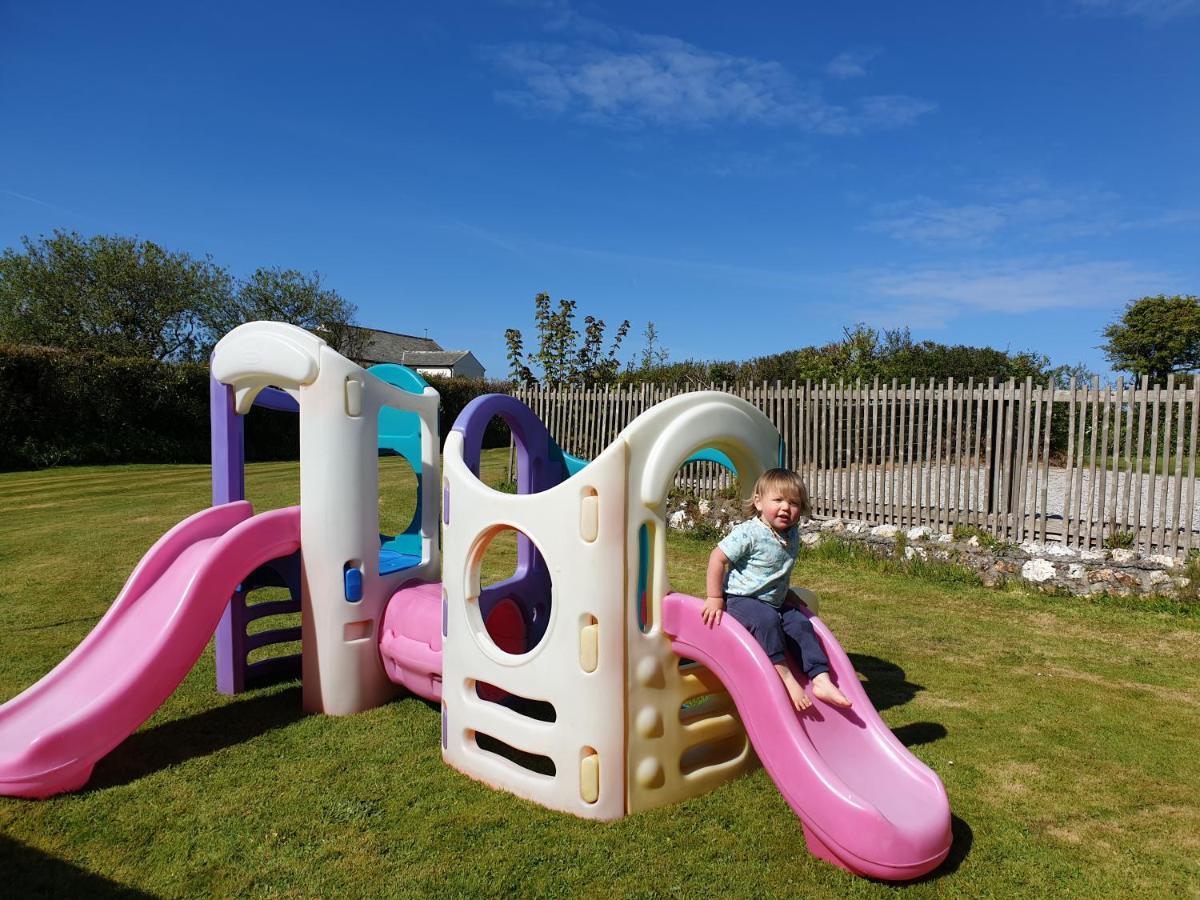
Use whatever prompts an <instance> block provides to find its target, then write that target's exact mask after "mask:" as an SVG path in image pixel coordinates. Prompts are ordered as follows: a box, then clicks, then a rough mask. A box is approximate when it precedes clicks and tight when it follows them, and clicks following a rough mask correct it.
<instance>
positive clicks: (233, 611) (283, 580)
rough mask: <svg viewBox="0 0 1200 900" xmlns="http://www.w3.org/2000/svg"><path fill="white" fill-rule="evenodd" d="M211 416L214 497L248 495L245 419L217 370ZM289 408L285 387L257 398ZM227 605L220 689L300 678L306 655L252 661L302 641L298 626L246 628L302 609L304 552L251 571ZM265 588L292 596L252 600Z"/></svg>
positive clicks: (227, 499) (216, 501)
mask: <svg viewBox="0 0 1200 900" xmlns="http://www.w3.org/2000/svg"><path fill="white" fill-rule="evenodd" d="M208 397H209V420H210V423H211V426H212V440H211V447H212V502H213V506H219V505H221V504H223V503H231V502H233V501H234V500H245V499H246V480H245V472H246V465H245V463H246V458H245V419H244V417H243V416H240V415H238V414H237V411H236V410H235V409H234V401H233V388H231V387H229V386H228V385H224V384H221V382H219V381H217V380H216V379H215V378H213V377H212V376H211V375H210V376H209V382H208ZM254 402H255V405H256V406H265V407H267V408H269V409H277V410H282V411H285V412H288V411H290V412H298V411H299V409H300V407H299V405H298V404H297V403H296V401H295V400H293V399H292V397H291V396H290V395H289V394H287V393H285V392H284V391H280V390H276V389H274V388H266V389H264V390H263V391H261V392H260V393H259V395H258V396H257V397H256V398H255V400H254ZM240 587H241V589H240V590H238V591H237V593H235V594H234V595H233V596H232V597H231V598H230V600H229V603H228V604H227V605H226V606H225V612H224V613H223V614H222V615H221V621H220V623H219V624H218V625H217V633H216V638H217V640H216V657H217V658H216V663H217V690H218V691H220V692H221V693H222V694H240V693H241V692H242V691H244V690H246V689H247V688H249V687H251V686H253V685H254V684H261V683H268V682H270V681H276V680H281V679H285V678H294V677H296V675H298V674H299V672H300V657H299V656H296V655H291V656H284V657H274V658H270V659H265V660H260V661H259V662H255V663H248V662H247V658H248V655H249V653H250V651H251V650H254V649H256V647H258V646H263V645H266V644H270V643H280V642H283V641H289V640H296V639H298V637H299V635H298V634H296V633H294V630H279V631H277V632H264V633H263V635H262V636H258V637H256V638H255V639H254V640H251V639H249V638H248V637H247V635H246V628H247V627H248V626H249V624H250V623H251V622H252V621H254V620H255V619H259V618H262V617H263V616H265V615H274V614H279V613H287V612H296V611H297V610H299V609H300V556H299V554H292V555H291V556H288V557H284V558H283V559H277V560H273V561H272V562H270V563H268V564H267V565H265V566H262V567H260V568H258V569H256V570H255V571H253V572H251V573H249V574H248V575H247V576H246V579H245V581H244V582H243V583H242V585H241V586H240ZM260 587H286V588H288V590H289V592H290V593H291V599H289V600H280V601H276V602H273V603H264V604H256V605H254V606H253V607H247V605H246V593H247V592H248V591H250V590H253V589H255V588H260Z"/></svg>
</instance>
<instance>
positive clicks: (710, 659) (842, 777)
mask: <svg viewBox="0 0 1200 900" xmlns="http://www.w3.org/2000/svg"><path fill="white" fill-rule="evenodd" d="M702 606H703V604H702V602H701V601H700V600H698V599H696V598H695V597H689V596H686V595H684V594H668V595H667V596H666V597H665V598H664V599H663V629H664V630H665V631H666V633H667V634H668V635H669V636H670V637H671V646H672V649H673V650H674V651H675V652H676V653H677V654H679V655H680V656H683V657H686V658H688V659H694V660H696V661H697V662H700V663H702V664H703V665H705V666H707V667H708V668H709V669H710V670H711V671H712V672H713V674H714V675H716V676H717V677H718V678H719V679H720V680H721V683H722V684H723V685H724V686H725V688H726V689H727V690H728V691H729V693H730V695H731V696H732V697H733V701H734V703H735V704H736V705H737V709H738V712H739V714H740V715H741V717H742V723H743V724H744V725H745V727H746V731H747V733H748V734H749V735H750V741H751V743H752V744H753V745H754V749H755V750H756V751H757V752H758V757H759V759H761V760H762V763H763V766H764V767H765V768H766V770H767V773H768V774H769V775H770V776H771V780H772V781H774V782H775V786H776V787H778V788H779V791H780V793H782V794H783V796H784V799H785V800H787V802H788V805H789V806H791V808H792V810H793V811H794V812H795V813H796V815H797V816H799V817H800V821H801V822H802V823H803V826H804V836H805V838H806V839H807V841H808V847H809V849H810V850H811V851H812V852H813V853H814V854H815V855H816V856H818V857H820V858H821V859H824V860H827V861H828V862H831V863H833V864H834V865H837V866H841V867H842V868H844V869H848V870H849V871H851V872H853V873H855V874H857V875H866V876H868V877H871V878H880V879H885V880H888V881H905V880H908V879H911V878H917V877H919V876H921V875H924V874H925V873H927V872H929V871H931V870H932V869H934V868H936V867H937V866H938V865H939V864H940V863H941V862H942V860H943V859H945V858H946V855H947V854H948V853H949V852H950V803H949V801H948V799H947V798H946V789H945V788H944V787H943V786H942V782H941V779H939V778H938V777H937V775H935V774H934V773H933V771H932V770H931V769H930V768H929V767H928V766H926V765H925V764H924V763H922V762H921V761H920V760H918V759H917V758H916V757H915V756H913V755H912V754H911V753H909V752H908V749H907V748H906V747H905V746H904V745H903V744H901V743H900V741H899V740H897V739H896V737H895V735H893V734H892V732H891V731H890V730H889V729H888V727H887V726H886V725H885V724H884V723H883V720H882V719H880V718H879V713H877V712H876V711H875V708H874V707H873V706H872V705H871V701H870V700H869V699H868V698H867V694H866V691H864V690H863V687H862V684H861V683H860V682H859V680H858V676H857V675H856V674H855V672H854V667H853V666H852V665H851V664H850V660H849V658H848V657H847V656H846V653H845V651H844V650H843V649H842V648H841V646H840V645H839V644H838V642H837V641H836V640H834V637H833V635H832V634H831V633H830V631H829V629H828V628H826V627H825V624H824V623H823V622H822V621H821V620H820V619H818V618H817V617H816V616H810V619H811V621H812V623H813V627H814V628H815V629H816V632H817V637H819V638H820V640H821V644H822V645H823V646H824V648H825V652H826V654H827V655H828V656H829V663H830V666H831V668H832V675H833V678H834V680H835V681H836V682H837V684H838V687H840V688H841V689H842V692H843V693H844V694H845V695H846V696H847V697H849V698H850V700H852V701H853V703H854V706H853V709H850V710H839V709H835V708H834V707H832V706H829V705H828V704H826V703H823V702H821V701H820V700H813V706H812V708H811V709H809V710H807V711H806V712H804V713H799V714H798V713H796V711H795V710H794V709H793V707H792V704H791V701H790V700H789V699H788V696H787V691H786V690H785V689H784V687H783V682H782V681H780V679H779V675H778V673H776V671H775V669H774V667H773V666H772V665H771V663H770V661H769V660H768V659H767V656H766V654H765V653H763V651H762V649H761V648H760V647H759V645H758V643H757V642H756V641H755V640H754V638H753V637H751V636H750V634H749V632H747V631H746V630H745V629H744V628H743V627H742V626H741V625H740V624H738V622H736V621H735V620H734V619H733V618H732V617H731V616H725V617H724V618H723V619H722V621H721V624H720V625H718V626H717V627H715V628H709V627H708V626H706V625H705V624H704V622H703V621H702V620H701V618H700V610H701V608H702Z"/></svg>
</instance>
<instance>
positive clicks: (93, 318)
mask: <svg viewBox="0 0 1200 900" xmlns="http://www.w3.org/2000/svg"><path fill="white" fill-rule="evenodd" d="M21 243H22V246H23V248H24V249H23V250H22V251H17V250H14V249H12V248H9V249H6V250H5V251H4V253H3V254H0V340H3V341H8V342H11V343H17V344H37V345H42V346H52V347H64V348H66V349H70V350H95V351H99V352H102V353H107V354H110V355H113V356H125V357H148V358H151V359H159V360H167V359H195V358H198V357H199V356H200V355H201V353H202V347H203V346H204V343H205V334H204V322H203V312H204V311H205V310H208V309H212V308H216V307H219V306H220V305H221V304H223V303H224V302H227V300H228V297H229V288H230V277H229V274H228V273H227V272H226V271H225V270H224V269H222V268H221V267H219V266H217V265H216V264H214V263H213V262H212V260H211V259H210V258H208V257H205V258H204V259H194V258H193V257H191V256H189V255H188V254H186V253H171V252H169V251H167V250H165V249H163V248H162V247H160V246H159V245H158V244H155V243H153V242H152V241H139V240H137V239H136V238H131V237H121V236H117V235H111V236H109V235H96V236H95V237H92V238H88V239H86V240H85V239H84V238H83V237H81V236H80V235H79V234H78V233H76V232H73V231H72V232H67V231H55V232H54V234H53V235H52V236H51V237H49V238H45V237H43V238H41V239H39V240H37V241H33V240H31V239H29V238H28V237H26V238H22V241H21Z"/></svg>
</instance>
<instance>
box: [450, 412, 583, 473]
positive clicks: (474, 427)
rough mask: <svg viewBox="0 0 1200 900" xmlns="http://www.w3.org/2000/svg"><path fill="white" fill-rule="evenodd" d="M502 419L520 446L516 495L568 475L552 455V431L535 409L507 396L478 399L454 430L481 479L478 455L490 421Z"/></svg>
mask: <svg viewBox="0 0 1200 900" xmlns="http://www.w3.org/2000/svg"><path fill="white" fill-rule="evenodd" d="M495 416H499V417H500V418H501V419H503V420H504V422H505V424H507V425H508V427H509V429H510V430H511V431H512V433H513V439H514V440H515V441H516V443H517V450H518V453H517V493H519V494H537V493H539V492H541V491H544V490H546V489H547V488H552V487H554V485H556V484H558V483H559V482H561V481H562V480H563V478H564V476H565V475H566V472H565V470H564V469H563V466H562V465H561V463H555V462H554V461H553V460H552V458H551V453H550V444H551V442H550V432H549V431H547V430H546V426H545V425H543V424H542V420H541V419H539V418H538V417H537V413H535V412H534V411H533V410H532V409H530V408H529V407H528V406H526V405H525V404H524V403H522V402H521V401H520V400H518V399H517V398H516V397H510V396H508V395H507V394H484V395H483V396H482V397H476V398H475V399H474V400H472V401H471V402H470V403H468V404H467V405H466V406H465V407H463V411H462V412H461V413H459V414H458V418H457V419H456V420H455V421H454V428H453V430H454V431H457V432H458V433H459V434H461V435H462V436H463V461H464V462H465V463H466V464H467V467H468V468H469V469H470V470H471V471H472V472H474V473H475V477H476V478H478V477H479V454H480V451H481V450H482V448H483V434H484V432H485V431H486V430H487V426H488V422H490V421H491V420H492V419H493V417H495Z"/></svg>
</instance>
